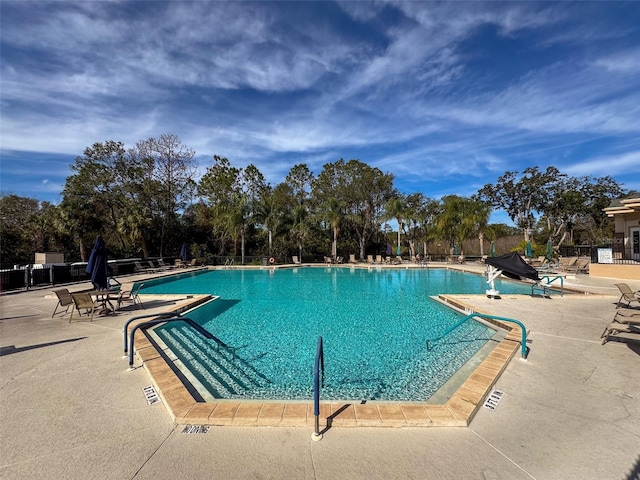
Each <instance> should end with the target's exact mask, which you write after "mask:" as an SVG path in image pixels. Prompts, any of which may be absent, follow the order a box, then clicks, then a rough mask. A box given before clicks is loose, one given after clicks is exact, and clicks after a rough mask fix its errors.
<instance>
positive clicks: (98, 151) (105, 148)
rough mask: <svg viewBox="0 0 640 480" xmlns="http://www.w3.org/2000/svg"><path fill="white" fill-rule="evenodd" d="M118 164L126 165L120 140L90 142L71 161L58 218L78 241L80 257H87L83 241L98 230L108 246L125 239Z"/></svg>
mask: <svg viewBox="0 0 640 480" xmlns="http://www.w3.org/2000/svg"><path fill="white" fill-rule="evenodd" d="M118 165H126V161H125V150H124V145H123V143H122V142H116V141H113V140H109V141H106V142H104V143H94V144H93V145H92V146H91V147H87V148H86V149H85V150H84V156H82V157H77V158H76V160H75V163H74V164H73V165H71V170H72V171H73V172H75V173H74V174H73V175H70V176H69V177H67V179H66V181H65V186H64V189H63V199H62V202H61V204H60V208H61V213H62V221H63V222H64V223H66V226H67V229H68V231H70V232H72V235H73V237H74V239H75V241H76V242H77V243H78V245H79V249H80V257H81V258H82V260H83V261H86V260H87V255H86V247H85V243H87V242H89V241H93V239H94V238H95V237H96V235H97V234H102V235H103V236H104V237H105V240H106V241H107V244H108V245H110V246H111V248H113V247H115V246H119V247H120V248H122V249H124V248H125V246H126V244H125V239H124V237H123V236H122V235H121V234H120V233H119V230H118V223H119V220H120V215H121V213H122V208H121V204H120V203H119V201H120V199H121V198H122V195H121V193H122V190H121V186H122V180H121V179H119V178H118V176H117V173H116V171H117V168H118Z"/></svg>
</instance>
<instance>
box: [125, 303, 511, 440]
mask: <svg viewBox="0 0 640 480" xmlns="http://www.w3.org/2000/svg"><path fill="white" fill-rule="evenodd" d="M145 296H148V297H153V295H145ZM468 297H469V295H465V300H461V299H459V298H457V297H456V295H446V294H441V295H439V296H438V298H439V300H440V301H441V302H442V303H444V304H445V305H448V306H450V307H452V308H455V309H457V310H461V311H463V312H465V313H467V314H470V313H478V314H484V315H490V313H489V312H484V311H481V310H478V309H476V308H474V307H473V306H472V305H470V304H469V303H467V302H466V300H468ZM212 298H214V297H213V296H212V295H193V297H192V298H189V299H186V300H184V301H181V302H180V303H179V304H177V305H176V308H175V309H174V310H173V312H175V313H183V312H185V311H187V310H189V309H191V308H194V307H196V306H198V305H200V304H202V303H204V302H206V301H209V300H211V299H212ZM145 320H148V319H145ZM483 320H484V321H487V322H489V323H492V324H494V325H496V326H497V327H499V328H503V329H505V330H507V332H508V333H507V335H506V336H505V337H504V339H503V340H502V341H500V343H499V344H498V345H496V347H495V348H494V349H493V351H492V352H491V353H489V355H488V356H487V357H486V358H485V359H484V360H483V361H482V362H481V363H480V364H479V365H478V366H477V367H476V368H475V370H474V371H473V373H471V374H470V375H469V376H468V378H467V379H466V380H465V381H464V382H463V383H462V385H461V386H460V387H458V389H457V390H456V392H455V393H453V394H452V395H451V397H450V398H449V399H448V400H447V402H445V403H444V404H441V405H436V404H427V403H422V402H387V401H366V402H361V403H357V402H345V401H321V403H320V425H321V428H323V429H325V430H326V429H328V428H331V427H358V426H363V427H396V428H398V427H466V426H468V425H469V424H470V423H471V420H472V419H473V417H474V416H475V414H476V412H477V411H478V409H479V408H480V407H481V406H482V404H483V402H484V400H485V398H486V397H487V395H488V394H489V393H490V392H491V390H492V388H493V386H494V385H495V383H496V382H497V380H498V378H499V377H500V375H501V374H502V372H503V371H504V369H505V368H506V366H507V365H508V363H509V361H510V360H511V359H512V358H513V356H514V355H515V353H516V352H517V351H518V349H519V348H520V346H521V336H522V332H521V330H520V327H519V326H517V325H514V324H510V323H504V322H501V321H499V320H493V319H483ZM140 321H142V320H140ZM135 325H136V322H132V324H131V325H130V326H129V328H130V329H131V328H133V327H134V326H135ZM135 345H136V355H137V357H138V359H139V360H140V361H141V362H142V366H143V367H144V368H145V370H146V372H147V374H148V375H149V377H150V379H151V382H152V384H153V386H154V388H155V389H156V392H157V393H158V395H159V396H160V398H161V399H162V401H163V403H164V405H165V407H166V409H167V411H168V413H169V415H170V416H171V418H172V419H173V420H174V421H175V422H176V423H177V424H190V425H206V426H250V427H255V426H268V427H313V426H314V425H315V416H314V414H313V411H314V409H313V402H312V401H311V400H310V401H308V402H307V401H263V400H235V399H234V400H226V399H220V400H217V401H215V402H198V401H196V400H195V399H194V398H193V396H192V395H191V394H190V393H189V391H188V389H187V387H186V386H185V385H184V384H183V383H182V381H181V380H180V378H179V377H178V375H177V374H176V373H175V372H174V371H173V369H172V367H171V366H170V365H169V364H168V363H167V362H166V361H165V359H164V358H163V356H162V355H161V353H160V352H159V351H158V350H157V349H156V347H155V346H154V345H153V344H152V342H151V341H150V340H149V339H148V338H147V336H146V335H145V334H144V333H143V332H142V331H141V330H138V331H137V332H136V337H135Z"/></svg>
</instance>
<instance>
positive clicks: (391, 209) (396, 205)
mask: <svg viewBox="0 0 640 480" xmlns="http://www.w3.org/2000/svg"><path fill="white" fill-rule="evenodd" d="M406 212H407V203H406V197H405V196H404V195H402V194H400V193H399V192H396V194H395V196H394V197H392V198H391V199H389V200H388V201H387V203H386V204H385V206H384V213H383V214H382V217H381V220H382V221H387V220H391V219H395V220H396V221H397V222H398V254H399V253H400V252H399V250H400V234H401V233H402V232H403V231H404V223H403V219H404V218H405V215H406ZM410 253H411V252H410Z"/></svg>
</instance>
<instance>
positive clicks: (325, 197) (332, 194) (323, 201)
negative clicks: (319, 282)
mask: <svg viewBox="0 0 640 480" xmlns="http://www.w3.org/2000/svg"><path fill="white" fill-rule="evenodd" d="M344 168H345V162H344V160H342V159H340V160H338V161H337V162H336V163H327V164H325V165H324V166H323V167H322V171H321V172H320V174H318V177H317V178H316V179H315V180H314V182H313V185H312V190H311V194H312V198H313V200H314V203H315V213H316V218H317V219H318V220H320V221H321V222H323V223H324V224H326V225H329V226H330V227H331V230H332V233H333V240H332V244H331V255H332V257H333V258H336V256H337V251H338V250H337V249H338V235H339V233H340V226H341V224H342V222H343V219H344V216H345V212H344V202H343V201H342V200H341V198H343V194H344V193H345V186H344V182H343V179H344V175H343V170H344Z"/></svg>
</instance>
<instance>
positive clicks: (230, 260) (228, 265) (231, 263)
mask: <svg viewBox="0 0 640 480" xmlns="http://www.w3.org/2000/svg"><path fill="white" fill-rule="evenodd" d="M234 265H235V260H234V259H233V258H227V259H226V260H225V261H224V267H225V268H232V267H233V266H234Z"/></svg>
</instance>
